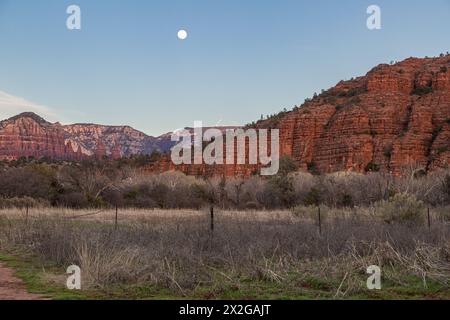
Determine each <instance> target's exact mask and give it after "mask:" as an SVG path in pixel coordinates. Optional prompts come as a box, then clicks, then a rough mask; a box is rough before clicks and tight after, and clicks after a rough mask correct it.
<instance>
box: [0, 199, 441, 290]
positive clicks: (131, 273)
mask: <svg viewBox="0 0 450 320" xmlns="http://www.w3.org/2000/svg"><path fill="white" fill-rule="evenodd" d="M448 212H449V211H448V208H434V209H432V210H431V212H430V219H429V220H428V215H427V211H426V210H425V211H423V217H421V218H420V219H418V218H417V217H416V218H415V219H414V220H411V219H409V220H406V221H397V220H395V221H390V220H389V221H388V220H386V214H385V213H383V215H381V214H380V212H379V210H378V209H377V208H374V207H365V208H353V209H329V208H326V207H322V208H321V210H320V219H319V210H318V208H316V207H297V208H295V209H293V210H286V211H223V210H219V209H216V210H215V213H214V228H213V230H212V229H211V215H210V211H209V208H208V209H207V208H205V209H204V210H198V211H194V210H133V209H119V210H118V220H117V225H116V223H115V217H116V212H115V209H111V210H95V209H94V210H68V209H57V208H33V209H31V208H30V209H29V210H28V214H27V210H26V209H7V210H6V209H5V210H1V211H0V252H2V254H3V260H6V261H10V262H11V263H12V264H14V261H15V264H16V267H17V268H18V269H19V274H22V278H24V280H25V281H26V282H28V284H29V286H30V288H31V290H32V291H33V292H35V293H40V294H48V296H49V297H53V298H76V297H83V298H93V299H104V298H108V299H109V298H113V299H114V298H125V299H165V298H195V299H197V298H198V299H205V298H206V299H222V298H231V299H235V298H236V299H237V298H244V299H259V298H266V299H304V298H311V299H341V298H347V299H348V298H350V299H358V298H370V299H389V298H401V299H403V298H427V299H429V298H433V299H434V298H441V299H448V298H450V287H449V285H450V237H449V236H450V226H449V224H448V222H447V213H448ZM428 221H429V222H428ZM319 222H320V223H319ZM11 256H13V257H15V258H12V257H11ZM73 264H75V265H78V266H80V267H81V270H82V290H81V291H80V292H76V293H75V292H69V291H67V290H65V289H64V286H65V281H66V277H67V275H65V270H66V268H67V267H68V266H70V265H73ZM370 265H377V266H380V268H381V269H382V284H383V287H382V290H375V291H371V290H368V289H367V286H366V280H367V278H368V276H369V275H367V274H366V269H367V267H368V266H370Z"/></svg>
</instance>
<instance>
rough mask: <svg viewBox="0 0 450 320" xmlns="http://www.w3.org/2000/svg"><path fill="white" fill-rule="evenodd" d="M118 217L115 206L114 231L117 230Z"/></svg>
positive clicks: (117, 210) (117, 209)
mask: <svg viewBox="0 0 450 320" xmlns="http://www.w3.org/2000/svg"><path fill="white" fill-rule="evenodd" d="M118 216H119V207H118V206H117V205H116V219H115V222H114V230H117V224H118V221H117V220H118Z"/></svg>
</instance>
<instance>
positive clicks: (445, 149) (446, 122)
mask: <svg viewBox="0 0 450 320" xmlns="http://www.w3.org/2000/svg"><path fill="white" fill-rule="evenodd" d="M256 127H257V128H278V129H280V152H281V156H289V157H291V158H293V159H294V160H295V161H296V162H297V163H298V165H299V167H300V169H303V170H310V171H312V170H314V171H316V172H322V173H330V172H336V171H355V172H366V171H371V170H383V171H385V172H390V173H393V174H400V173H401V172H402V170H404V169H405V168H407V167H411V166H420V167H422V168H424V169H425V170H433V169H436V168H443V167H448V165H449V162H450V55H447V56H441V57H439V58H425V59H418V58H409V59H406V60H405V61H403V62H400V63H397V64H395V65H385V64H383V65H379V66H377V67H375V68H374V69H372V70H371V71H370V72H369V73H367V75H366V76H364V77H359V78H356V79H352V80H350V81H341V82H340V83H338V84H337V85H336V86H335V87H333V88H331V89H329V90H327V91H325V92H324V93H322V94H321V95H319V96H316V97H315V98H313V99H311V100H308V101H307V102H305V103H304V104H303V105H302V106H301V107H299V108H295V109H294V110H293V111H291V112H286V113H281V114H279V115H277V116H275V117H272V118H271V119H268V120H264V121H260V122H258V123H257V124H256ZM257 169H258V168H256V167H255V166H222V165H218V166H213V167H211V166H209V167H208V166H205V165H182V166H174V165H173V164H171V163H170V160H169V159H168V158H164V159H162V160H161V161H160V162H159V163H157V164H156V165H154V166H153V167H151V168H148V170H149V171H165V170H181V171H183V172H185V173H187V174H194V175H226V176H233V175H247V176H248V175H250V174H252V173H254V172H255V170H257Z"/></svg>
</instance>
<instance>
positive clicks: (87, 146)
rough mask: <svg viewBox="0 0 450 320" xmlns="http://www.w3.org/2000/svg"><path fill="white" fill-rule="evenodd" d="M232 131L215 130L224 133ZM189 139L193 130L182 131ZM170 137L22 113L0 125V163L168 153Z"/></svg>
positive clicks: (131, 129)
mask: <svg viewBox="0 0 450 320" xmlns="http://www.w3.org/2000/svg"><path fill="white" fill-rule="evenodd" d="M228 128H235V127H219V129H220V130H226V129H228ZM186 130H187V131H188V132H190V133H191V135H193V128H186ZM174 144H175V142H173V141H172V140H171V133H167V134H164V135H161V136H159V137H152V136H148V135H146V134H145V133H143V132H141V131H138V130H136V129H133V128H131V127H129V126H106V125H98V124H71V125H64V126H63V125H61V124H59V123H50V122H47V121H46V120H44V119H43V118H41V117H40V116H38V115H36V114H34V113H32V112H26V113H22V114H19V115H17V116H15V117H12V118H10V119H7V120H4V121H1V122H0V160H17V159H19V158H20V157H34V158H36V159H39V158H42V157H47V158H52V159H62V160H82V159H89V158H96V159H102V158H104V157H107V158H111V159H119V158H122V157H128V156H132V155H138V154H144V155H150V154H152V152H154V151H157V152H160V153H166V152H168V151H170V148H172V147H173V145H174Z"/></svg>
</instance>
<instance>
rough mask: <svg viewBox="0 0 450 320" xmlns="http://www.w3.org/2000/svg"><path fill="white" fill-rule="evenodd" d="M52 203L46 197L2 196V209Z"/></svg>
mask: <svg viewBox="0 0 450 320" xmlns="http://www.w3.org/2000/svg"><path fill="white" fill-rule="evenodd" d="M49 206H50V203H49V202H48V201H46V200H44V199H33V198H30V197H20V198H18V197H14V198H0V208H1V209H11V208H26V207H30V208H39V207H49Z"/></svg>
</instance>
